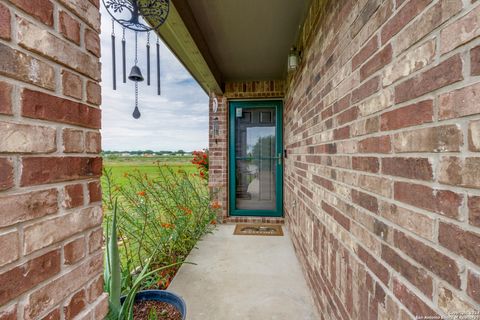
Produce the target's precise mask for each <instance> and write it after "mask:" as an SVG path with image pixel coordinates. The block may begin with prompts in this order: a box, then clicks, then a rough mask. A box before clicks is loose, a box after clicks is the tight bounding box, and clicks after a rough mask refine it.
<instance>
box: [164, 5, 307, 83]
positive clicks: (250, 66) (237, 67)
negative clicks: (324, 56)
mask: <svg viewBox="0 0 480 320" xmlns="http://www.w3.org/2000/svg"><path fill="white" fill-rule="evenodd" d="M310 2H311V0H172V4H173V6H174V10H175V13H178V16H179V17H180V18H181V20H182V21H181V22H182V25H183V26H182V28H183V27H184V29H186V30H188V33H189V36H188V38H189V39H186V37H185V36H184V35H182V37H180V38H179V37H178V36H177V37H175V38H176V39H173V38H172V37H171V36H170V33H171V34H175V32H176V30H175V28H176V29H179V28H178V26H179V24H178V23H177V22H178V21H175V19H170V17H169V18H168V19H167V26H166V27H165V28H163V29H162V28H160V30H159V31H160V32H159V33H160V35H161V36H162V38H163V39H164V41H165V42H166V44H167V45H168V46H170V48H171V49H172V51H173V52H174V53H175V54H176V55H177V57H178V58H179V59H180V61H182V62H183V63H184V65H185V66H186V67H187V69H188V70H189V71H190V72H191V73H192V75H193V76H194V77H195V78H196V79H197V80H198V81H199V83H200V85H202V87H203V88H204V89H205V90H206V91H217V90H216V89H215V88H212V85H211V82H212V79H213V78H214V79H215V82H216V86H215V87H217V88H222V87H223V84H224V83H225V82H226V81H245V80H275V79H282V78H284V77H285V75H286V63H287V56H288V52H289V50H290V47H291V46H292V45H293V44H294V43H295V42H296V38H297V36H298V33H299V29H300V25H301V24H302V23H303V20H304V17H305V14H306V11H307V9H308V6H309V4H310ZM169 19H170V22H169ZM168 25H170V30H168V31H167V30H166V29H167V28H168ZM172 28H173V29H172ZM167 33H168V34H167ZM177 34H178V32H177ZM182 38H183V39H182ZM192 40H193V42H194V44H195V48H193V47H192V46H191V45H188V46H187V45H181V43H182V41H183V42H184V43H190V44H191V42H192ZM177 43H178V45H177ZM198 55H200V56H201V57H202V58H203V59H198ZM193 57H197V59H196V60H197V63H196V65H195V66H193V65H192V63H191V61H192V60H193ZM199 62H200V64H203V66H200V65H199ZM206 67H207V68H208V70H209V73H210V74H211V77H210V83H207V82H205V81H203V80H202V78H205V77H204V75H205V72H203V74H202V75H199V74H197V73H198V72H197V71H196V70H203V71H205V69H206Z"/></svg>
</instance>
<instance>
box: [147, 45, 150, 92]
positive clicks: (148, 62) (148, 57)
mask: <svg viewBox="0 0 480 320" xmlns="http://www.w3.org/2000/svg"><path fill="white" fill-rule="evenodd" d="M149 85H150V45H149V44H147V86H149Z"/></svg>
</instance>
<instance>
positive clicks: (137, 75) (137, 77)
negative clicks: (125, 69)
mask: <svg viewBox="0 0 480 320" xmlns="http://www.w3.org/2000/svg"><path fill="white" fill-rule="evenodd" d="M128 79H129V80H132V81H137V82H140V81H143V76H142V71H140V68H139V67H138V66H133V67H132V70H131V71H130V75H129V76H128Z"/></svg>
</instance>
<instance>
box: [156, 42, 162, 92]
mask: <svg viewBox="0 0 480 320" xmlns="http://www.w3.org/2000/svg"><path fill="white" fill-rule="evenodd" d="M161 93H162V92H161V90H160V44H159V43H158V39H157V94H158V95H160V94H161Z"/></svg>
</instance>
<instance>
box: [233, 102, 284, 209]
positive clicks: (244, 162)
mask: <svg viewBox="0 0 480 320" xmlns="http://www.w3.org/2000/svg"><path fill="white" fill-rule="evenodd" d="M229 111H230V139H229V141H230V143H229V150H230V168H229V169H230V170H229V178H230V215H232V216H262V217H281V216H282V215H283V199H282V197H283V147H282V102H281V101H248V102H247V101H237V102H233V101H232V102H230V110H229Z"/></svg>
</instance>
